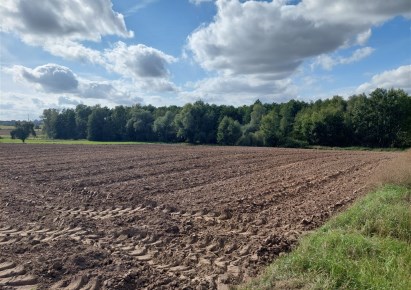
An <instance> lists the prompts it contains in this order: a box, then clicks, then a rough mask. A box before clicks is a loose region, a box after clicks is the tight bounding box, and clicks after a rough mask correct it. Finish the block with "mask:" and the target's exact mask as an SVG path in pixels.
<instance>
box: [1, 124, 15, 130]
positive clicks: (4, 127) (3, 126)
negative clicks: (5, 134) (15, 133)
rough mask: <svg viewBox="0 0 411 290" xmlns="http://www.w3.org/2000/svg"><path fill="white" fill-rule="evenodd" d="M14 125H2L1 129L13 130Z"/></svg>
mask: <svg viewBox="0 0 411 290" xmlns="http://www.w3.org/2000/svg"><path fill="white" fill-rule="evenodd" d="M13 129H14V126H9V125H0V130H13Z"/></svg>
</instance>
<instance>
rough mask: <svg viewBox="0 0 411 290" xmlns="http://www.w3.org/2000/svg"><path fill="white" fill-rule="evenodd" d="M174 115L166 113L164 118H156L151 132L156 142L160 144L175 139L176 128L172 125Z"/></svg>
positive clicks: (169, 112)
mask: <svg viewBox="0 0 411 290" xmlns="http://www.w3.org/2000/svg"><path fill="white" fill-rule="evenodd" d="M174 117H175V115H174V114H173V113H172V112H171V111H167V112H166V113H165V114H164V116H160V117H158V118H157V119H156V120H155V121H154V124H153V131H154V133H155V134H156V135H157V137H158V140H160V141H162V142H172V141H174V140H175V138H176V128H175V124H174Z"/></svg>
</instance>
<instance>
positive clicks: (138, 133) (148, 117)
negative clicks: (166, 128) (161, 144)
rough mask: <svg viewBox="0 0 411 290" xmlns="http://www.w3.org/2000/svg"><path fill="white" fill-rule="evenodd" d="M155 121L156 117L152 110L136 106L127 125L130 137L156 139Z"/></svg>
mask: <svg viewBox="0 0 411 290" xmlns="http://www.w3.org/2000/svg"><path fill="white" fill-rule="evenodd" d="M153 122H154V117H153V114H152V113H151V112H150V111H147V110H144V109H142V108H140V107H139V106H136V107H134V108H133V109H132V112H131V118H130V119H129V120H128V121H127V125H126V128H127V133H128V136H129V138H130V139H131V140H135V141H143V142H145V141H152V140H153V139H154V134H153Z"/></svg>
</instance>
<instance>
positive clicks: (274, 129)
mask: <svg viewBox="0 0 411 290" xmlns="http://www.w3.org/2000/svg"><path fill="white" fill-rule="evenodd" d="M280 124H281V119H280V116H279V114H278V113H277V112H276V110H271V111H270V112H269V113H268V114H267V115H265V116H263V118H262V119H261V125H260V131H261V134H262V136H263V139H264V145H265V146H278V145H279V144H280V143H281V138H282V136H281V132H280Z"/></svg>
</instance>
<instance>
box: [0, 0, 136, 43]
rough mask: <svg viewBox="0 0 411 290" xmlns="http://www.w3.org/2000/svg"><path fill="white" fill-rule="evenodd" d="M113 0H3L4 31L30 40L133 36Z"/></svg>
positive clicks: (98, 39) (54, 40)
mask: <svg viewBox="0 0 411 290" xmlns="http://www.w3.org/2000/svg"><path fill="white" fill-rule="evenodd" d="M112 6H113V5H112V3H111V1H110V0H94V1H79V0H74V1H73V0H59V1H56V0H42V1H41V3H40V2H38V1H32V0H2V5H1V6H0V18H1V19H2V26H1V31H6V32H13V33H16V34H18V35H19V36H20V38H21V39H22V40H23V41H24V42H25V43H27V44H32V45H41V46H42V45H44V44H47V45H49V46H50V45H53V44H58V43H59V42H60V41H62V40H64V41H67V40H70V41H84V40H90V41H100V39H101V37H102V36H104V35H117V36H121V37H132V36H133V32H132V31H127V29H126V26H125V23H124V18H123V16H122V15H121V14H119V13H117V12H115V11H113V10H112Z"/></svg>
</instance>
